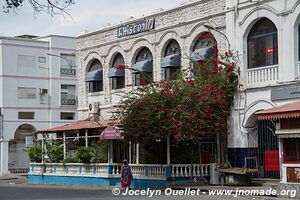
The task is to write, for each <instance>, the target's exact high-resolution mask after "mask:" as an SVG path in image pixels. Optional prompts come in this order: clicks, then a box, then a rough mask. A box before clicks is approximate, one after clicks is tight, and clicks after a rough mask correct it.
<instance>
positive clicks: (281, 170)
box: [278, 138, 287, 183]
mask: <svg viewBox="0 0 300 200" xmlns="http://www.w3.org/2000/svg"><path fill="white" fill-rule="evenodd" d="M278 141H279V169H280V181H281V182H283V183H286V182H287V178H286V177H287V173H286V168H283V167H282V164H283V139H282V138H279V139H278ZM284 170H285V171H284Z"/></svg>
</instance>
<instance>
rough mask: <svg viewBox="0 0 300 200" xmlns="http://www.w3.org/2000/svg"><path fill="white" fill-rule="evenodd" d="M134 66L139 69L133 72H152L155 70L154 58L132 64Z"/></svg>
mask: <svg viewBox="0 0 300 200" xmlns="http://www.w3.org/2000/svg"><path fill="white" fill-rule="evenodd" d="M132 68H133V69H135V70H137V71H133V72H132V73H138V72H152V71H153V60H145V61H141V62H137V63H135V64H134V65H133V66H132Z"/></svg>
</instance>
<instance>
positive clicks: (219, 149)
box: [217, 133, 221, 163]
mask: <svg viewBox="0 0 300 200" xmlns="http://www.w3.org/2000/svg"><path fill="white" fill-rule="evenodd" d="M217 161H218V163H221V143H220V134H219V133H218V134H217Z"/></svg>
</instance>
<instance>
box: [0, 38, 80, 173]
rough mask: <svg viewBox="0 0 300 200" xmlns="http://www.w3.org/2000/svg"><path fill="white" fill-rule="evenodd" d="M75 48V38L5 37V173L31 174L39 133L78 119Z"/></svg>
mask: <svg viewBox="0 0 300 200" xmlns="http://www.w3.org/2000/svg"><path fill="white" fill-rule="evenodd" d="M75 49H76V44H75V38H72V37H65V36H57V35H49V36H45V37H34V36H28V35H24V36H19V37H0V91H1V92H0V111H1V129H0V133H1V137H0V144H1V149H0V152H1V164H0V166H1V168H0V173H2V174H5V173H7V172H8V170H11V171H15V170H20V169H28V166H29V165H28V164H29V159H28V155H27V152H26V151H24V149H26V145H27V146H28V145H30V143H31V142H32V136H33V134H32V133H33V132H34V131H35V130H43V129H47V128H50V127H55V126H58V125H62V124H66V123H68V122H72V121H73V120H76V119H77V113H76V109H77V95H76V94H77V88H76V85H77V78H76V74H77V69H76V66H75Z"/></svg>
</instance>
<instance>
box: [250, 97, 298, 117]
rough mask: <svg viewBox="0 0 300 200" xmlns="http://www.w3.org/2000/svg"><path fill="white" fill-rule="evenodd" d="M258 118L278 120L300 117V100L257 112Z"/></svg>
mask: <svg viewBox="0 0 300 200" xmlns="http://www.w3.org/2000/svg"><path fill="white" fill-rule="evenodd" d="M256 115H257V118H258V120H278V119H291V118H299V117H300V101H298V102H295V103H290V104H286V105H282V106H278V107H275V108H270V109H266V110H262V111H258V112H256Z"/></svg>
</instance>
